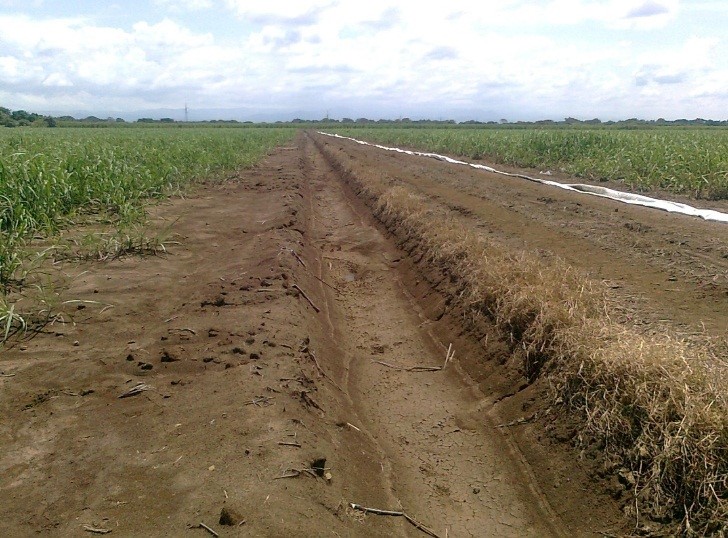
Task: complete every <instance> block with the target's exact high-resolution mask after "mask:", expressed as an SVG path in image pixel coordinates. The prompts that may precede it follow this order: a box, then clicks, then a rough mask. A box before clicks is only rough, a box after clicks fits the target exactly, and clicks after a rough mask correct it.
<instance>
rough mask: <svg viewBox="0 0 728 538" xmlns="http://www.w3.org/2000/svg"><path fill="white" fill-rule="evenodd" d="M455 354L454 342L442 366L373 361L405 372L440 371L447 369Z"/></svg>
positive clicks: (448, 349)
mask: <svg viewBox="0 0 728 538" xmlns="http://www.w3.org/2000/svg"><path fill="white" fill-rule="evenodd" d="M454 356H455V350H454V349H453V348H452V344H450V346H449V347H448V348H447V354H446V355H445V362H444V364H443V365H442V366H419V365H418V366H399V365H398V364H389V363H388V362H384V361H376V360H375V361H373V362H376V363H377V364H381V365H382V366H386V367H387V368H392V369H394V370H400V371H403V372H439V371H441V370H444V369H445V366H447V363H448V362H450V361H451V360H452V359H453V357H454Z"/></svg>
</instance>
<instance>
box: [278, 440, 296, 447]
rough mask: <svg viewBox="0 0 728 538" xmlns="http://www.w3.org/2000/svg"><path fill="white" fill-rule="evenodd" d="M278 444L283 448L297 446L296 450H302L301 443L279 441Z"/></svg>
mask: <svg viewBox="0 0 728 538" xmlns="http://www.w3.org/2000/svg"><path fill="white" fill-rule="evenodd" d="M278 444H279V445H282V446H295V447H296V448H301V444H300V443H292V442H290V441H278Z"/></svg>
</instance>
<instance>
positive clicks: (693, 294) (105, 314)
mask: <svg viewBox="0 0 728 538" xmlns="http://www.w3.org/2000/svg"><path fill="white" fill-rule="evenodd" d="M314 138H315V142H316V143H314ZM322 151H323V153H322ZM344 169H345V170H347V171H350V172H351V173H355V174H358V175H359V176H361V177H367V176H368V175H372V174H380V175H381V174H386V175H388V176H390V177H395V178H397V179H398V180H400V181H402V182H407V183H408V184H410V185H412V186H414V187H416V188H417V189H418V190H419V191H420V192H421V193H423V194H425V195H426V196H429V197H431V198H432V199H433V200H436V201H438V202H439V203H442V204H444V205H446V206H447V207H449V208H450V209H451V210H452V212H453V215H454V218H461V219H464V221H466V222H468V223H470V225H472V226H473V227H476V228H478V229H479V230H482V229H486V230H488V232H490V233H492V234H494V236H496V237H498V239H499V240H502V241H504V242H506V243H507V244H511V245H513V247H514V248H527V249H529V250H537V251H538V252H540V253H542V255H543V256H544V257H550V256H559V257H562V258H564V259H565V260H567V261H568V262H569V263H571V264H573V265H575V266H577V267H582V268H583V269H584V271H585V273H587V274H589V276H591V277H592V278H599V279H604V280H607V281H609V282H610V283H612V285H613V287H614V291H615V293H617V294H622V295H621V296H622V297H623V298H624V300H625V301H627V302H628V304H629V305H630V306H629V308H628V309H627V310H626V313H625V316H626V317H627V316H631V319H632V321H633V322H634V323H641V324H644V325H645V330H659V329H660V328H661V327H663V326H664V327H669V328H670V330H677V331H682V332H684V333H686V334H695V333H704V334H707V335H712V336H719V335H721V334H722V333H724V332H725V328H726V327H728V323H727V321H728V250H726V249H727V248H728V247H727V245H728V227H725V226H723V227H721V225H719V224H711V223H705V222H702V221H699V220H697V219H691V218H687V217H679V216H675V215H667V214H664V213H661V212H657V211H651V210H642V209H637V208H632V207H628V206H624V205H622V204H616V203H613V202H609V201H606V200H603V199H593V198H589V197H586V196H579V195H574V194H572V193H567V192H554V191H553V190H552V189H548V188H545V187H542V186H537V185H533V184H530V183H528V182H521V181H518V180H513V179H504V178H502V177H499V176H492V175H490V174H487V173H484V172H476V171H471V170H468V169H465V168H459V167H455V168H454V167H452V165H446V164H444V163H439V162H437V161H433V160H431V159H425V158H417V157H410V156H404V155H396V154H390V153H383V152H381V151H379V150H376V149H372V148H365V147H361V146H359V145H356V144H353V143H349V142H346V141H339V140H332V139H325V138H324V137H321V136H316V135H304V134H301V136H300V137H299V138H298V139H297V142H296V144H295V146H293V147H290V148H281V149H279V150H278V151H276V152H275V153H273V154H272V155H270V156H269V157H268V158H267V159H265V161H264V162H262V163H261V164H260V165H258V166H257V167H256V168H254V169H252V170H248V171H241V172H240V173H239V174H238V176H237V177H236V178H234V179H233V180H231V181H229V182H227V183H225V184H223V185H219V184H208V185H204V186H202V187H200V188H199V189H197V190H196V191H195V192H194V193H192V194H191V195H190V196H189V197H187V198H185V199H178V200H173V201H169V202H167V203H164V204H162V205H159V206H157V207H155V208H153V210H152V211H153V215H154V222H155V226H158V227H159V228H164V227H166V226H171V229H172V231H173V233H174V236H173V239H174V242H170V243H169V244H168V246H167V250H168V252H167V254H165V255H161V256H152V257H135V256H130V257H126V258H123V259H120V260H116V261H112V262H105V263H88V264H79V265H71V264H68V263H67V264H65V265H64V266H62V267H61V268H60V270H61V271H63V272H65V273H66V274H68V275H71V276H72V279H71V281H70V284H69V288H68V290H67V291H66V292H65V297H64V298H65V299H66V300H72V301H78V302H72V303H68V304H67V311H66V312H65V314H64V317H63V319H62V320H59V321H57V322H56V323H54V324H53V325H49V326H47V327H45V329H44V330H43V331H41V332H40V333H38V334H34V335H32V337H31V338H27V339H24V340H20V341H15V342H14V343H13V345H12V346H10V347H6V348H5V349H3V350H2V355H1V357H0V373H2V374H3V376H2V377H0V417H1V418H0V535H3V536H34V535H50V536H80V535H89V533H90V532H91V531H89V530H88V529H86V528H85V527H84V526H88V527H89V528H93V529H97V530H111V531H113V535H115V536H188V535H189V536H208V535H209V534H208V531H207V530H205V529H204V528H201V527H199V524H200V523H204V524H205V525H207V526H208V527H210V528H211V529H213V530H214V531H215V532H217V533H219V535H220V536H236V535H240V536H293V535H296V536H425V535H426V534H425V533H424V532H423V529H418V528H417V527H416V526H415V525H414V524H412V523H411V522H410V521H408V520H407V519H405V518H404V517H397V516H381V515H375V514H368V515H365V514H363V513H362V512H361V511H358V510H355V509H352V508H351V506H350V504H349V503H357V504H360V505H364V506H367V507H373V508H379V509H388V510H396V511H405V512H406V513H407V514H408V515H409V516H411V517H412V518H414V520H415V521H416V522H419V523H421V524H422V525H424V526H426V527H427V528H429V529H431V530H432V531H433V532H434V533H435V534H436V535H437V536H441V537H444V536H452V537H458V536H599V535H601V534H602V533H610V534H617V535H618V534H621V533H626V532H629V531H630V530H631V529H632V524H633V522H630V521H627V520H626V519H625V518H624V517H623V515H622V513H621V511H620V508H621V506H622V505H623V504H624V502H625V499H626V498H627V494H626V492H625V487H624V486H623V485H622V484H620V483H619V482H618V480H617V479H616V478H614V477H610V476H605V477H604V479H598V478H597V477H598V475H599V473H598V472H595V465H597V463H595V462H598V458H593V457H592V456H590V455H589V454H586V455H585V454H580V453H578V452H577V451H576V450H575V449H574V448H573V447H572V445H571V444H570V442H569V441H570V439H571V438H572V437H573V432H570V431H565V430H563V429H558V428H556V429H552V430H549V427H548V425H547V424H546V425H545V424H544V423H542V422H538V421H533V422H531V421H528V420H524V419H523V418H524V417H527V416H529V414H530V412H529V410H531V409H533V408H535V407H534V406H537V403H538V399H539V398H540V397H541V393H540V390H541V389H540V388H539V387H528V386H527V384H525V383H524V380H523V379H518V378H517V376H516V377H514V376H513V375H512V374H511V375H510V377H509V376H507V375H505V374H502V375H501V374H498V373H497V369H496V368H494V367H492V366H490V367H489V366H488V365H489V364H490V363H492V362H494V360H493V359H494V358H493V357H490V356H488V355H486V354H485V351H484V348H483V346H482V345H481V343H480V339H479V337H478V335H475V334H473V332H472V331H471V330H469V329H468V328H466V327H465V326H464V324H463V323H462V320H460V319H459V318H458V317H457V314H456V313H455V312H448V311H447V308H446V304H447V293H446V290H445V288H444V287H443V285H440V286H435V285H433V283H432V280H431V279H429V278H428V274H427V272H428V268H427V267H426V266H425V265H424V262H423V261H422V260H414V259H412V258H411V257H410V256H408V254H407V253H406V252H405V251H404V250H403V249H402V248H401V246H398V245H397V244H396V242H395V241H394V240H393V238H392V237H391V236H390V234H389V232H388V231H387V230H385V229H384V228H383V227H381V225H379V224H378V223H376V222H375V221H374V220H373V218H372V217H371V214H370V212H369V210H368V209H367V208H366V207H365V205H364V204H363V203H362V201H361V200H359V199H357V197H356V196H355V194H354V193H353V192H351V191H350V189H349V187H348V186H347V185H346V183H345V182H343V181H342V180H341V176H342V174H341V173H340V172H339V171H340V170H344ZM107 305H113V306H111V307H110V306H107ZM450 343H452V344H453V348H454V349H455V359H454V361H453V362H452V363H450V364H448V365H447V367H446V368H445V369H444V370H442V371H422V372H417V371H408V370H406V369H402V368H408V367H412V366H433V367H437V366H441V365H442V364H443V362H444V359H445V356H446V351H447V348H448V345H449V344H450ZM394 367H396V368H394ZM484 372H488V375H485V373H484ZM506 378H507V379H506ZM499 379H500V381H499ZM139 383H144V384H145V385H146V387H145V388H147V389H148V390H143V391H141V392H139V393H138V394H136V395H132V396H129V397H124V398H120V396H121V395H122V394H124V393H125V392H127V391H128V390H129V389H131V388H132V387H134V386H136V385H138V384H139ZM223 510H225V513H224V514H222V512H223ZM221 515H223V517H222V518H221ZM223 523H226V524H223Z"/></svg>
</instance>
